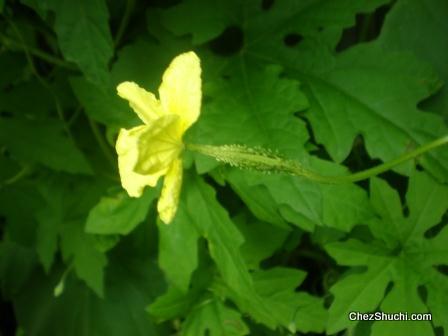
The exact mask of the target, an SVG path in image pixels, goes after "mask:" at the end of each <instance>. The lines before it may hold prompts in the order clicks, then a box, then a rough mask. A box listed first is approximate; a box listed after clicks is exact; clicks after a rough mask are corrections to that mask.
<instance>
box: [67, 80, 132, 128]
mask: <svg viewBox="0 0 448 336" xmlns="http://www.w3.org/2000/svg"><path fill="white" fill-rule="evenodd" d="M70 85H71V87H72V89H73V91H74V93H75V95H76V98H78V100H79V101H80V103H81V104H82V106H83V107H84V108H85V110H86V113H87V114H88V115H89V117H91V118H92V119H94V120H96V121H98V122H100V123H102V124H105V125H107V126H110V127H130V126H134V125H135V124H138V123H139V119H138V117H137V115H136V114H135V113H133V112H132V111H131V110H130V108H129V104H128V103H127V102H126V101H125V100H124V99H121V98H120V97H118V95H117V93H116V92H115V90H112V89H111V90H102V89H100V88H99V87H98V86H96V85H95V84H92V83H90V82H89V81H87V80H85V79H84V78H82V77H73V78H71V79H70Z"/></svg>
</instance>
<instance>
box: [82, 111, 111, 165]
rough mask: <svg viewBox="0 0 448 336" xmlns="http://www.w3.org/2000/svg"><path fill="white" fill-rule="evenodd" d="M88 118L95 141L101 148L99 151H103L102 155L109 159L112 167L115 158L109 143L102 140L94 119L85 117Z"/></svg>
mask: <svg viewBox="0 0 448 336" xmlns="http://www.w3.org/2000/svg"><path fill="white" fill-rule="evenodd" d="M87 118H88V120H89V125H90V128H91V129H92V133H93V135H94V136H95V139H96V141H97V142H98V145H99V146H100V148H101V151H102V152H103V154H104V156H105V157H106V158H107V159H108V160H109V162H110V163H111V164H112V166H113V167H115V165H116V162H115V161H116V160H115V158H114V156H113V154H112V153H111V151H110V148H109V145H108V144H107V143H106V141H105V140H104V137H103V135H102V134H101V131H100V129H99V127H98V125H97V123H96V122H95V121H93V119H91V118H89V117H87Z"/></svg>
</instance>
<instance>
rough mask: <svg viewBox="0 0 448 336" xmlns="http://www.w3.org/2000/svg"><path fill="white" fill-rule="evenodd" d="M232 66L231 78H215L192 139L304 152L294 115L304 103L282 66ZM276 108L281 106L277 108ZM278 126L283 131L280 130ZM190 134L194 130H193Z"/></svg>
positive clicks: (304, 135)
mask: <svg viewBox="0 0 448 336" xmlns="http://www.w3.org/2000/svg"><path fill="white" fill-rule="evenodd" d="M238 62H241V64H238V63H237V64H235V68H234V69H229V70H233V72H232V77H231V78H230V80H220V81H217V82H213V85H211V88H210V89H209V90H210V92H209V93H208V94H210V95H211V97H212V100H211V102H210V103H209V104H206V105H204V112H203V115H202V116H201V119H200V120H199V121H198V124H197V129H196V130H195V131H196V132H195V133H194V138H195V139H194V140H195V141H197V142H199V143H201V142H205V141H207V143H210V142H212V143H213V144H232V143H238V144H245V145H249V146H260V147H265V148H269V149H273V150H276V151H278V152H279V153H282V154H283V155H288V156H289V157H291V158H295V157H297V156H302V155H303V152H304V151H303V148H302V146H303V144H304V143H305V141H306V140H307V139H308V133H307V131H306V128H305V124H304V123H303V122H302V121H301V120H300V119H299V118H297V117H295V116H294V113H295V112H297V111H301V110H303V109H305V108H306V107H307V106H308V103H307V100H306V97H305V96H304V95H303V93H302V92H301V91H300V86H299V83H298V82H297V81H293V80H289V79H284V78H280V75H281V71H282V70H281V68H279V67H267V68H266V69H264V70H261V71H260V69H257V68H253V67H250V66H249V65H248V64H246V63H245V60H244V59H241V60H238ZM279 106H281V107H282V108H281V109H280V110H279ZM279 130H281V132H279ZM193 132H194V131H193Z"/></svg>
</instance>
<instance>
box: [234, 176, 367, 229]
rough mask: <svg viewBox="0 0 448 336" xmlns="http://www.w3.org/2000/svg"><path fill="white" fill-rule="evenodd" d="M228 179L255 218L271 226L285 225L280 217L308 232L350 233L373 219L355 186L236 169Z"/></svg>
mask: <svg viewBox="0 0 448 336" xmlns="http://www.w3.org/2000/svg"><path fill="white" fill-rule="evenodd" d="M327 171H328V170H327ZM332 171H334V172H340V169H332ZM335 174H337V173H334V174H330V175H335ZM227 179H228V181H229V182H230V183H231V185H232V188H233V189H234V190H235V191H236V192H237V193H238V194H239V195H240V196H241V197H242V199H244V200H245V202H246V204H247V205H248V207H249V208H250V209H251V210H252V211H253V213H254V215H256V216H257V217H259V218H260V219H261V220H265V221H269V222H270V223H272V224H276V225H279V224H280V225H282V224H281V223H282V221H281V220H279V219H278V216H279V215H280V216H281V218H282V219H283V220H286V221H288V222H291V223H293V224H295V225H297V226H299V227H300V228H302V229H304V230H306V231H312V230H313V229H314V227H315V226H316V225H318V226H328V227H333V228H338V229H340V230H343V231H348V230H349V229H350V228H351V227H353V226H354V225H355V224H357V223H359V222H361V221H362V220H364V219H368V218H370V217H371V213H370V207H369V204H368V201H367V195H366V193H365V192H364V191H363V190H362V189H361V188H359V187H357V186H355V185H339V186H336V185H324V184H319V183H316V182H313V181H309V180H307V179H305V178H298V177H292V176H286V175H283V176H282V175H280V174H278V175H268V176H266V175H262V174H259V173H254V172H241V171H237V170H233V171H230V173H229V174H228V175H227ZM268 211H269V212H268Z"/></svg>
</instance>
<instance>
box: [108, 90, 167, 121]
mask: <svg viewBox="0 0 448 336" xmlns="http://www.w3.org/2000/svg"><path fill="white" fill-rule="evenodd" d="M117 92H118V95H119V96H120V97H121V98H123V99H126V100H128V101H129V105H130V106H131V108H132V109H133V110H134V111H135V113H137V115H138V116H139V118H140V119H141V120H142V121H143V122H144V123H145V124H149V123H150V122H152V121H153V120H154V119H157V118H160V117H161V116H162V115H163V114H164V113H163V111H162V107H161V105H160V102H159V101H158V100H157V98H156V96H154V95H153V94H152V93H151V92H148V91H146V90H145V89H143V88H141V87H140V86H138V85H137V84H136V83H133V82H123V83H121V84H120V85H118V86H117Z"/></svg>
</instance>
